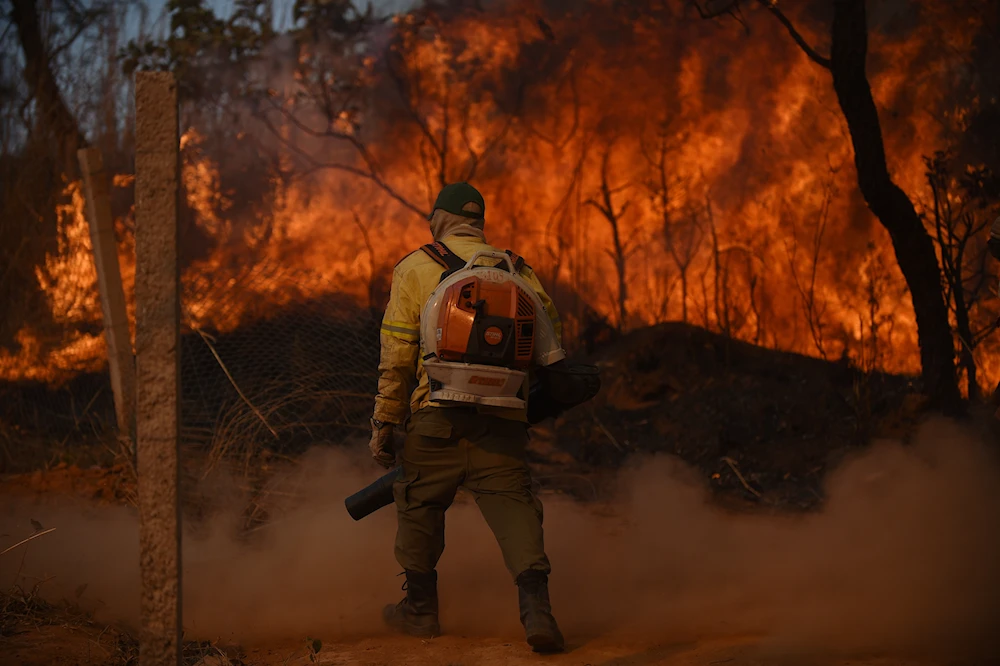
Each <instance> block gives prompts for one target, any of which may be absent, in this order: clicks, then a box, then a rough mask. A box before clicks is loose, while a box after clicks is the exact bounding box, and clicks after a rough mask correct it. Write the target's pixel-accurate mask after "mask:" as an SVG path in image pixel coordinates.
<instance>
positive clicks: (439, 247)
mask: <svg viewBox="0 0 1000 666" xmlns="http://www.w3.org/2000/svg"><path fill="white" fill-rule="evenodd" d="M420 249H421V250H423V251H424V252H425V253H426V254H427V256H428V257H430V258H431V259H433V260H434V261H436V262H437V263H439V264H441V266H442V268H444V269H445V271H444V273H441V279H442V280H444V279H445V278H446V277H448V276H449V275H451V274H452V273H454V272H455V271H460V270H462V269H463V268H465V260H464V259H462V258H461V257H460V256H458V255H457V254H455V253H454V252H452V251H451V250H450V249H448V246H447V245H445V244H444V243H442V242H440V241H435V242H433V243H428V244H427V245H424V246H422V247H421V248H420Z"/></svg>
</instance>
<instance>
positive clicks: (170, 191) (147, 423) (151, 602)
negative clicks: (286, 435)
mask: <svg viewBox="0 0 1000 666" xmlns="http://www.w3.org/2000/svg"><path fill="white" fill-rule="evenodd" d="M135 116H136V117H135V132H136V136H135V172H136V181H135V254H136V271H135V300H136V336H135V338H136V339H135V346H136V389H137V390H136V398H137V400H136V408H137V412H136V449H137V463H138V472H139V557H140V572H141V583H142V600H141V629H140V634H139V664H140V665H141V666H178V665H179V664H180V663H181V653H182V644H181V627H182V624H181V589H182V585H181V531H180V498H179V493H178V485H179V480H180V438H179V416H180V413H179V394H180V390H179V389H180V365H179V361H180V326H179V321H180V296H179V282H180V280H179V275H178V262H177V246H178V238H177V233H178V231H177V230H178V227H177V203H178V192H179V190H178V187H179V164H180V162H179V152H178V151H179V134H178V113H177V83H176V81H175V80H174V76H173V74H170V73H168V72H140V73H138V74H136V92H135Z"/></svg>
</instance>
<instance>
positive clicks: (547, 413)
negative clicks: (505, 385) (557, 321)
mask: <svg viewBox="0 0 1000 666" xmlns="http://www.w3.org/2000/svg"><path fill="white" fill-rule="evenodd" d="M600 390H601V375H600V370H599V368H598V367H597V366H596V365H587V364H585V363H574V362H571V361H566V360H563V361H559V362H557V363H553V364H552V365H549V366H545V367H543V368H539V369H538V371H537V372H536V375H535V381H534V382H533V383H532V385H531V389H530V390H529V393H528V423H530V424H532V425H534V424H535V423H539V422H541V421H544V420H545V419H547V418H550V417H551V418H555V417H557V416H559V415H560V414H562V413H563V412H564V411H566V410H567V409H569V408H570V407H576V406H577V405H580V404H583V403H585V402H587V401H588V400H590V399H591V398H593V397H594V396H596V395H597V392H598V391H600Z"/></svg>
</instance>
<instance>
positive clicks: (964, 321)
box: [926, 151, 1000, 399]
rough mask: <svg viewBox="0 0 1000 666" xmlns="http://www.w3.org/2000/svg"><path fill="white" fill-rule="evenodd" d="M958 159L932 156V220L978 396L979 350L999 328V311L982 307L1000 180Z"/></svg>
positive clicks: (962, 351)
mask: <svg viewBox="0 0 1000 666" xmlns="http://www.w3.org/2000/svg"><path fill="white" fill-rule="evenodd" d="M952 160H953V158H952V157H951V156H949V155H948V154H946V153H944V152H940V151H939V152H937V153H935V155H934V156H933V157H932V158H926V163H927V182H928V185H929V186H930V190H931V196H932V201H931V204H930V206H928V208H929V211H930V213H929V216H928V217H929V220H928V224H929V226H930V228H931V230H932V233H933V234H934V241H935V242H936V243H937V247H938V252H939V254H940V256H941V264H942V267H943V269H944V278H945V290H944V294H945V300H946V302H947V303H948V306H949V309H950V311H951V315H952V317H953V318H954V322H955V337H956V338H957V339H958V358H959V367H960V369H961V371H962V372H964V373H965V379H966V383H967V385H968V395H969V398H970V399H976V398H978V397H979V391H980V388H979V383H978V381H977V369H976V359H975V351H976V348H977V347H978V346H979V344H980V343H981V342H982V341H983V340H985V339H986V337H987V336H988V335H990V334H991V333H993V331H994V330H995V329H996V325H995V324H994V322H993V321H992V319H993V317H991V316H990V314H989V313H981V312H979V309H980V308H979V306H980V305H981V304H982V299H983V297H984V296H985V295H986V294H987V293H988V286H989V285H990V284H991V283H992V281H993V279H994V276H993V274H992V272H991V271H990V270H989V269H988V266H987V262H988V261H989V253H988V252H987V250H986V240H987V238H986V236H987V234H986V231H987V229H988V228H989V225H990V223H991V222H992V221H993V220H994V219H995V217H996V214H997V207H996V205H995V204H994V203H993V202H995V201H996V195H997V191H998V189H997V188H998V185H1000V183H998V182H997V179H996V177H994V176H993V174H992V173H991V172H990V171H989V169H987V168H978V169H975V168H972V169H968V170H967V171H966V172H965V173H960V174H955V173H954V172H953V169H954V165H953V162H952ZM984 314H985V316H984ZM993 314H995V313H993Z"/></svg>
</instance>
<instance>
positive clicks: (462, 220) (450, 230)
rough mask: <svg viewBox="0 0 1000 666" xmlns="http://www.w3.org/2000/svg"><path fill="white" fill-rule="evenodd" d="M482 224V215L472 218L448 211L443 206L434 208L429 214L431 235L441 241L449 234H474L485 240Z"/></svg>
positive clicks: (449, 235) (469, 205) (470, 205)
mask: <svg viewBox="0 0 1000 666" xmlns="http://www.w3.org/2000/svg"><path fill="white" fill-rule="evenodd" d="M466 206H468V207H469V208H472V207H473V206H475V204H472V203H469V204H466ZM465 212H466V213H468V212H470V211H465ZM483 225H484V221H483V218H482V217H480V218H478V219H475V220H473V219H470V218H468V217H462V216H460V215H455V214H454V213H449V212H448V211H446V210H445V209H443V208H436V209H435V210H434V213H433V214H432V215H431V235H432V236H434V240H436V241H443V240H444V239H445V238H450V237H451V236H475V237H476V238H478V239H479V240H482V241H485V240H486V232H485V231H483Z"/></svg>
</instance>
